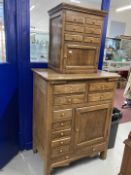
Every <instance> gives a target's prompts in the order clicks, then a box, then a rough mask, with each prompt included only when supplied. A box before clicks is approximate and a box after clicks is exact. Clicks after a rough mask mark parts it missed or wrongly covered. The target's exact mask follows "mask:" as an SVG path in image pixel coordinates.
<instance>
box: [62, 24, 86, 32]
mask: <svg viewBox="0 0 131 175" xmlns="http://www.w3.org/2000/svg"><path fill="white" fill-rule="evenodd" d="M65 30H66V31H70V32H80V33H83V32H84V27H82V26H77V25H70V24H66V26H65Z"/></svg>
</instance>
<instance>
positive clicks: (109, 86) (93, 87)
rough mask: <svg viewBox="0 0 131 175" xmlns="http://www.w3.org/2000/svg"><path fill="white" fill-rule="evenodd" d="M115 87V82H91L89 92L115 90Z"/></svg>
mask: <svg viewBox="0 0 131 175" xmlns="http://www.w3.org/2000/svg"><path fill="white" fill-rule="evenodd" d="M114 88H115V83H113V82H107V83H99V82H98V83H91V84H90V85H89V92H95V91H104V90H113V89H114Z"/></svg>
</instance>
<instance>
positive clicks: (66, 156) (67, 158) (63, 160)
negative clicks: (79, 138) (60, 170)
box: [51, 153, 70, 163]
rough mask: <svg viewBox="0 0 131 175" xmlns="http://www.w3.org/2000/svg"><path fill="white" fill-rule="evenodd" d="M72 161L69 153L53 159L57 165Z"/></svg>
mask: <svg viewBox="0 0 131 175" xmlns="http://www.w3.org/2000/svg"><path fill="white" fill-rule="evenodd" d="M69 159H70V154H69V153H67V154H65V155H62V156H59V157H54V158H52V159H51V162H52V163H56V162H65V161H68V160H69Z"/></svg>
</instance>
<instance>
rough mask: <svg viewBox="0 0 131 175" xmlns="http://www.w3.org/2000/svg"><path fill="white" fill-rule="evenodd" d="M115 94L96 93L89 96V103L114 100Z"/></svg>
mask: <svg viewBox="0 0 131 175" xmlns="http://www.w3.org/2000/svg"><path fill="white" fill-rule="evenodd" d="M112 99H113V92H104V93H95V94H89V95H88V102H95V101H104V100H112Z"/></svg>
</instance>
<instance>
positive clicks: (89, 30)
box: [85, 27, 101, 35]
mask: <svg viewBox="0 0 131 175" xmlns="http://www.w3.org/2000/svg"><path fill="white" fill-rule="evenodd" d="M85 33H88V34H92V35H101V29H99V28H98V29H96V28H92V27H86V28H85Z"/></svg>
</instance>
